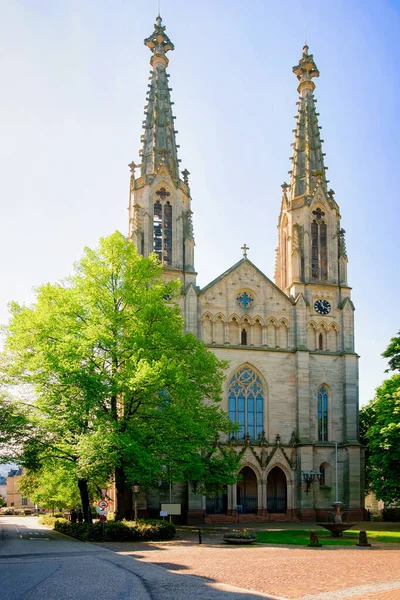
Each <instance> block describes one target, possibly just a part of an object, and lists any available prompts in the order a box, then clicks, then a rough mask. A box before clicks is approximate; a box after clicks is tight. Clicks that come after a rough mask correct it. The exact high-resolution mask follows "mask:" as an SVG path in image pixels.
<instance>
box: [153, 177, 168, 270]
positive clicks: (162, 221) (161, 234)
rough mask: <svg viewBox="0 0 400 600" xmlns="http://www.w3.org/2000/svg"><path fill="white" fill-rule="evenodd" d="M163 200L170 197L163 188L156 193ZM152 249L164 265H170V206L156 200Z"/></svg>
mask: <svg viewBox="0 0 400 600" xmlns="http://www.w3.org/2000/svg"><path fill="white" fill-rule="evenodd" d="M156 194H157V195H159V196H160V198H162V199H163V200H165V198H166V197H167V196H169V195H170V193H169V192H167V191H166V190H165V189H164V188H161V189H160V190H159V192H156ZM153 228H154V229H153V230H154V247H153V250H154V252H155V253H156V254H157V256H158V258H159V260H160V262H161V263H163V264H164V265H171V264H172V206H171V204H170V202H168V201H167V202H165V203H162V202H161V201H160V200H157V201H156V202H155V203H154V217H153Z"/></svg>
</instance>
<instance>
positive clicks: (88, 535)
mask: <svg viewBox="0 0 400 600" xmlns="http://www.w3.org/2000/svg"><path fill="white" fill-rule="evenodd" d="M54 529H55V530H56V531H59V532H60V533H64V534H65V535H69V536H71V537H74V538H77V539H79V540H84V541H88V542H98V541H105V542H128V541H129V542H138V541H156V540H171V539H172V538H173V537H174V536H175V532H176V528H175V525H173V524H172V523H168V522H166V521H157V520H155V519H154V520H149V521H145V520H143V521H138V522H135V521H109V522H107V523H104V527H103V524H102V523H94V524H91V523H69V522H68V521H66V520H62V519H55V521H54Z"/></svg>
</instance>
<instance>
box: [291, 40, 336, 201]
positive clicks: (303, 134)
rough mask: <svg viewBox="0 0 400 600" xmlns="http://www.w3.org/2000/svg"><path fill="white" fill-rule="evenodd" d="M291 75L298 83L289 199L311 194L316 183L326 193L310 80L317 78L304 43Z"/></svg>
mask: <svg viewBox="0 0 400 600" xmlns="http://www.w3.org/2000/svg"><path fill="white" fill-rule="evenodd" d="M293 73H294V74H295V75H296V76H297V79H298V80H299V85H298V87H297V91H298V92H299V95H300V97H299V101H298V103H297V104H298V107H299V108H298V114H297V117H296V129H294V134H295V136H294V143H293V144H292V146H293V156H292V158H291V160H292V170H291V171H289V174H290V176H291V180H290V187H291V190H290V196H291V198H295V197H297V196H301V195H303V194H305V195H309V194H311V193H312V192H313V191H314V190H315V188H316V187H317V185H318V184H320V185H321V186H322V189H323V190H324V192H326V191H327V188H326V185H327V181H326V175H325V170H326V167H325V166H324V153H323V152H322V141H323V140H321V138H320V127H319V125H318V113H317V112H316V109H315V103H316V100H315V99H314V95H313V92H314V89H315V83H314V82H313V78H314V77H319V71H318V69H317V65H316V64H315V62H314V57H313V55H312V54H309V53H308V46H307V44H305V45H304V47H303V54H302V57H301V59H300V61H299V64H298V65H296V66H295V67H293Z"/></svg>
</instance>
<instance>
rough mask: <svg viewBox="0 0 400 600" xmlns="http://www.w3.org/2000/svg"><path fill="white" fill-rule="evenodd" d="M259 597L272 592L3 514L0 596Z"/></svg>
mask: <svg viewBox="0 0 400 600" xmlns="http://www.w3.org/2000/svg"><path fill="white" fill-rule="evenodd" d="M188 597H190V600H195V599H197V598H199V599H200V598H201V599H202V600H256V599H257V598H259V599H261V598H264V599H265V598H273V597H272V596H266V595H263V594H255V593H252V592H249V591H248V590H243V589H239V588H233V587H230V586H226V585H222V584H217V583H215V582H213V581H211V580H209V579H204V578H201V577H195V576H190V575H181V574H177V573H171V572H169V571H167V570H166V569H164V568H162V567H158V566H156V565H151V564H145V563H142V562H139V561H136V560H134V559H133V558H131V557H127V556H120V555H119V554H116V553H114V552H112V551H110V550H106V549H103V548H100V547H98V546H95V545H93V544H85V543H83V542H78V541H75V540H71V539H69V538H67V537H65V536H63V535H60V534H58V533H55V532H53V531H50V530H48V529H47V528H45V527H43V526H40V525H38V522H37V519H36V518H34V517H25V518H24V517H14V516H9V517H0V598H1V600H67V599H68V600H88V599H92V598H93V599H96V600H103V599H104V600H130V599H134V600H188Z"/></svg>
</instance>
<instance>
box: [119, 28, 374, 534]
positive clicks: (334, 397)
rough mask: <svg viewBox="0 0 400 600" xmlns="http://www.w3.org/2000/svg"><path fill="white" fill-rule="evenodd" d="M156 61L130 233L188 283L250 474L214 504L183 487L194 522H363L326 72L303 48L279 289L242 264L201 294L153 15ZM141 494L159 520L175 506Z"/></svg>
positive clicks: (192, 313) (170, 275) (195, 326)
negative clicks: (328, 161) (222, 368)
mask: <svg viewBox="0 0 400 600" xmlns="http://www.w3.org/2000/svg"><path fill="white" fill-rule="evenodd" d="M144 43H145V45H146V46H147V47H148V48H149V49H150V51H151V58H150V64H151V67H152V70H151V77H150V84H149V86H148V92H147V98H146V106H145V120H144V121H143V135H142V150H141V151H140V153H141V164H140V165H136V164H135V163H133V162H132V163H131V164H130V165H129V166H130V169H131V180H130V181H131V184H130V203H129V237H130V239H131V240H132V242H133V243H134V244H135V246H136V247H137V248H138V250H139V252H140V253H141V254H143V255H144V256H148V255H149V254H150V253H152V252H155V253H156V254H157V255H158V257H159V259H160V261H161V262H162V264H163V265H164V275H165V279H166V280H171V279H177V278H179V279H180V280H181V282H182V295H181V298H180V304H181V308H182V312H183V315H184V320H185V327H186V331H188V332H191V333H193V334H194V335H196V336H197V337H198V338H199V339H200V340H202V341H203V342H204V343H205V345H206V346H207V347H208V348H209V349H210V350H211V351H212V352H214V353H215V354H216V356H217V357H218V358H220V359H224V360H228V361H229V367H228V369H227V372H226V380H225V383H224V390H223V408H224V409H225V410H226V411H227V412H228V414H229V416H230V418H231V420H232V421H233V422H236V423H238V425H239V431H238V433H237V434H236V436H235V437H233V438H231V439H229V440H228V439H226V440H221V442H222V443H226V444H230V445H231V446H232V447H234V448H235V450H236V451H237V452H238V453H239V454H240V456H241V476H242V477H241V479H240V480H239V482H238V484H237V485H232V486H227V489H226V490H225V491H224V493H223V494H221V495H220V496H219V497H216V498H206V497H203V496H201V495H199V494H197V493H196V486H194V485H192V484H191V483H190V484H188V485H183V484H182V485H181V486H174V489H173V499H172V501H173V502H175V503H179V504H181V506H182V510H183V512H184V515H185V517H184V518H185V520H187V522H189V523H190V522H192V523H194V522H204V521H205V522H213V521H236V520H246V519H247V520H253V521H254V520H260V521H273V520H275V521H285V520H286V521H296V520H302V521H315V520H318V519H323V520H326V518H327V512H328V511H332V508H331V505H332V503H333V502H334V501H335V500H340V501H342V502H343V504H344V509H345V510H346V511H347V512H348V517H349V520H350V519H354V518H356V519H362V518H363V516H364V510H363V506H364V481H363V472H364V470H363V447H362V446H361V444H360V443H359V441H358V437H359V436H358V356H357V354H356V352H355V346H354V305H353V303H352V301H351V288H350V287H349V285H348V281H347V262H348V259H347V253H346V245H345V237H344V234H345V232H344V230H343V229H342V228H341V224H340V218H341V217H340V210H339V206H338V204H337V202H336V200H335V197H334V192H333V190H332V189H328V185H327V183H328V182H327V179H326V172H325V171H326V167H325V165H324V153H323V151H322V140H321V138H320V127H319V125H318V113H317V111H316V106H315V103H316V100H315V97H314V89H315V83H314V79H315V78H316V77H318V76H319V71H318V69H317V66H316V64H315V62H314V58H313V55H312V54H309V49H308V46H307V45H305V46H304V48H303V52H302V56H301V58H300V61H299V63H298V64H297V65H296V66H295V67H293V73H294V74H295V76H296V78H297V91H298V94H299V98H298V102H297V106H298V114H297V120H296V128H295V130H294V143H293V144H292V146H293V156H292V159H291V160H292V165H291V171H290V172H289V174H290V181H289V183H284V184H283V185H282V198H281V202H280V210H279V207H278V204H277V213H278V212H279V218H278V248H277V256H276V268H275V275H274V281H273V280H271V279H269V277H267V275H265V274H264V273H263V272H262V270H260V268H259V267H258V266H256V265H255V264H253V263H252V262H251V261H250V260H249V258H248V256H247V250H248V248H247V246H246V244H244V246H243V248H242V250H243V258H242V259H241V260H240V261H239V262H237V263H236V264H234V265H232V266H231V267H230V268H228V269H227V270H226V271H225V272H224V273H222V274H221V275H220V276H219V277H218V278H217V279H215V280H214V281H211V282H210V283H209V284H208V285H206V286H205V287H204V288H202V289H200V288H198V287H197V286H196V270H195V261H194V246H195V244H194V236H193V219H192V210H191V192H190V187H189V179H188V177H189V173H188V171H187V170H183V171H182V172H180V169H179V160H178V154H177V148H178V146H177V143H176V133H177V132H176V131H175V126H174V116H173V114H172V105H173V102H171V97H170V91H171V89H170V87H169V81H168V79H169V75H168V73H167V67H168V62H169V61H168V58H167V53H168V52H169V51H171V50H173V49H174V45H173V43H172V42H171V40H170V39H169V37H168V36H167V34H166V31H165V27H164V26H163V25H162V20H161V17H160V16H158V17H157V20H156V24H155V29H154V32H153V33H152V34H151V36H150V37H148V38H147V39H145V41H144ZM163 494H164V492H163V491H162V490H161V491H160V490H154V491H150V490H148V491H147V493H146V495H143V497H142V495H141V498H140V508H141V509H142V510H143V511H146V512H147V513H148V514H152V515H154V516H155V515H156V514H158V511H159V510H160V502H167V501H168V498H167V497H166V496H167V494H166V493H165V497H164V496H163Z"/></svg>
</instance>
